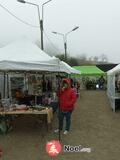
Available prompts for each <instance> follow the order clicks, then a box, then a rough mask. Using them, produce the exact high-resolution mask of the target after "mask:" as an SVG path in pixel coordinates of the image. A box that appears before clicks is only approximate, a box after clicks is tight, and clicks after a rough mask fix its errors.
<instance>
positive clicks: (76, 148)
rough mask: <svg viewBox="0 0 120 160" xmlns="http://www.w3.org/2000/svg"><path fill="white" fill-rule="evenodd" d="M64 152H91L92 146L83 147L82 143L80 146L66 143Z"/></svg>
mask: <svg viewBox="0 0 120 160" xmlns="http://www.w3.org/2000/svg"><path fill="white" fill-rule="evenodd" d="M64 152H87V153H90V152H91V148H83V147H82V146H81V145H79V146H70V145H64Z"/></svg>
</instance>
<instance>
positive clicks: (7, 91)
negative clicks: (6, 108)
mask: <svg viewBox="0 0 120 160" xmlns="http://www.w3.org/2000/svg"><path fill="white" fill-rule="evenodd" d="M9 91H10V90H9V75H8V74H7V98H9V97H10V96H9Z"/></svg>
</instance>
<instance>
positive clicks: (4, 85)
mask: <svg viewBox="0 0 120 160" xmlns="http://www.w3.org/2000/svg"><path fill="white" fill-rule="evenodd" d="M5 88H6V73H5V72H4V86H3V98H4V99H5V90H6V89H5Z"/></svg>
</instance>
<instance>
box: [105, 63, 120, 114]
mask: <svg viewBox="0 0 120 160" xmlns="http://www.w3.org/2000/svg"><path fill="white" fill-rule="evenodd" d="M107 95H108V98H109V101H110V105H111V108H112V109H113V111H114V112H115V111H116V109H117V108H119V107H120V65H117V66H116V67H114V68H113V69H112V70H110V71H108V72H107Z"/></svg>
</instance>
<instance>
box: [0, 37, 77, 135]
mask: <svg viewBox="0 0 120 160" xmlns="http://www.w3.org/2000/svg"><path fill="white" fill-rule="evenodd" d="M70 74H80V72H79V71H77V70H75V69H73V68H72V67H70V66H69V65H68V64H66V63H65V62H63V61H60V60H59V59H58V58H56V57H50V56H49V55H48V54H46V53H45V52H43V51H42V50H41V49H40V48H38V47H37V45H35V44H34V43H32V42H30V41H29V40H27V39H22V40H18V41H16V42H13V43H11V44H9V45H8V46H5V47H3V48H0V131H2V132H3V133H5V132H6V131H7V130H8V129H9V128H10V123H11V116H12V117H13V116H14V115H28V114H32V115H46V117H47V122H48V123H50V122H51V118H52V113H53V109H51V107H50V104H51V102H52V104H53V107H54V105H55V104H56V101H57V97H56V94H55V93H56V91H57V90H58V87H59V85H60V81H61V77H63V76H68V75H70Z"/></svg>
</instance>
